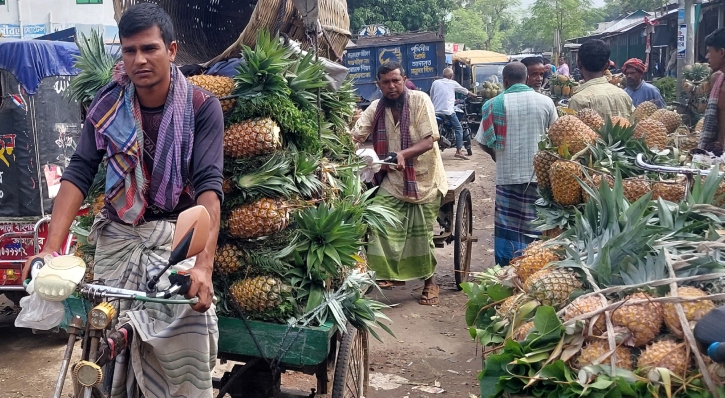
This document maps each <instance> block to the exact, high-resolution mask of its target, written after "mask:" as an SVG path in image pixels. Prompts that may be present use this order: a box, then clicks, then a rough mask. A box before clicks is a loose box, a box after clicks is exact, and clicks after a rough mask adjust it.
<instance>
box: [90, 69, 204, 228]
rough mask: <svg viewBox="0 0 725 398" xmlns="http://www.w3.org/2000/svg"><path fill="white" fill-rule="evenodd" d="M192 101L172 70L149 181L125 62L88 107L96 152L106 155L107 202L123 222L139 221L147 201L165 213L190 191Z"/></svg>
mask: <svg viewBox="0 0 725 398" xmlns="http://www.w3.org/2000/svg"><path fill="white" fill-rule="evenodd" d="M192 98H193V87H192V85H191V84H189V83H188V82H187V80H186V78H185V77H184V76H183V75H182V74H181V72H180V71H179V68H178V67H176V66H175V65H172V67H171V87H170V89H169V94H168V96H167V97H166V103H165V104H164V111H163V115H162V119H161V125H160V127H159V132H158V138H157V141H156V153H155V155H154V160H153V165H152V166H153V169H152V171H151V175H150V181H148V180H147V177H146V175H145V174H144V167H143V148H144V144H143V141H144V134H143V128H142V125H141V120H142V119H141V106H140V104H139V102H138V99H137V98H136V88H135V87H134V85H133V83H132V82H131V79H130V78H129V77H128V75H127V74H126V69H125V67H124V65H123V62H119V63H118V64H117V65H116V67H115V69H114V72H113V81H112V82H111V83H109V84H108V85H107V86H106V87H104V88H103V89H101V90H100V91H99V92H98V94H97V95H96V98H95V99H94V102H93V104H91V107H90V109H89V111H88V120H89V121H90V122H91V123H93V126H94V127H95V130H96V135H95V138H96V148H98V150H99V151H106V157H107V162H108V165H107V168H106V169H107V172H106V189H105V193H106V200H107V201H108V203H110V204H111V206H113V208H114V209H115V210H116V212H117V213H118V217H119V218H120V219H121V220H123V221H124V222H126V223H129V224H134V225H135V224H137V223H138V222H139V221H140V220H141V218H142V217H143V215H144V212H145V210H146V207H147V206H148V203H147V198H148V199H149V200H150V201H151V203H152V204H153V205H155V206H157V207H159V208H160V209H162V210H164V211H167V212H171V211H173V210H174V208H175V207H176V205H177V204H178V203H179V197H180V195H181V193H182V191H183V190H184V189H185V187H187V186H188V181H189V164H190V162H191V148H192V147H193V145H194V134H193V129H194V110H193V104H192ZM147 170H148V169H147Z"/></svg>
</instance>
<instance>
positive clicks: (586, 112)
mask: <svg viewBox="0 0 725 398" xmlns="http://www.w3.org/2000/svg"><path fill="white" fill-rule="evenodd" d="M576 116H577V117H578V118H579V120H581V121H582V122H584V124H586V125H587V126H589V128H591V129H592V130H594V131H599V129H601V128H602V126H604V119H602V117H601V116H599V114H598V113H597V111H595V110H594V109H589V108H587V109H582V110H580V111H579V112H578V113H577V114H576Z"/></svg>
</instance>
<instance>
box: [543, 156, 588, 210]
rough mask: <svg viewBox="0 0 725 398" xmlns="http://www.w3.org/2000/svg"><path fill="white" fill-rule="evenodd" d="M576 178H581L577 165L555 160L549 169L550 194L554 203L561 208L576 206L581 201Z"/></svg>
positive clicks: (579, 187)
mask: <svg viewBox="0 0 725 398" xmlns="http://www.w3.org/2000/svg"><path fill="white" fill-rule="evenodd" d="M576 177H579V178H583V174H582V168H581V165H580V164H579V163H576V162H571V161H568V160H557V161H556V162H554V164H552V165H551V168H550V169H549V181H551V193H552V194H553V195H554V200H555V201H556V203H558V204H560V205H562V206H571V205H577V204H579V203H581V201H582V187H581V185H579V181H577V179H576Z"/></svg>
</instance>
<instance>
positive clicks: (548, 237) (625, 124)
mask: <svg viewBox="0 0 725 398" xmlns="http://www.w3.org/2000/svg"><path fill="white" fill-rule="evenodd" d="M560 114H561V115H562V116H561V117H560V118H559V120H558V121H557V122H556V123H555V124H553V125H552V126H551V128H550V129H549V131H548V134H547V136H546V137H543V139H542V142H541V143H540V151H539V152H538V153H537V154H536V156H535V158H534V168H535V174H536V177H537V181H538V189H539V191H540V195H541V199H540V200H539V201H538V202H537V204H536V206H537V214H538V218H537V220H536V221H535V223H536V224H537V225H538V228H539V229H540V230H541V231H542V232H543V234H544V236H543V237H542V240H539V241H536V242H534V243H533V244H531V245H530V246H529V247H527V248H526V249H525V250H523V252H522V253H520V255H519V257H518V258H515V259H514V260H512V262H511V265H510V266H508V267H504V268H502V267H498V266H497V267H494V268H492V269H489V270H487V271H486V272H485V273H482V274H479V275H477V277H478V279H479V281H478V282H473V283H467V284H464V291H465V292H466V293H467V294H468V296H469V302H468V306H467V312H466V321H467V324H468V325H469V327H470V330H471V334H472V336H474V338H475V339H476V340H477V341H478V342H480V343H481V344H482V345H483V346H484V359H483V361H484V363H483V371H482V372H481V374H480V375H479V380H480V386H481V396H482V397H498V396H531V395H534V396H562V397H570V396H571V397H574V396H587V397H614V396H617V397H652V396H655V397H656V396H668V397H719V396H725V395H724V394H725V390H724V389H723V381H725V369H724V368H722V367H721V366H719V365H717V364H713V363H711V362H709V360H707V359H706V357H704V356H703V355H701V354H700V352H699V350H698V347H697V345H696V342H695V341H694V338H693V335H692V327H694V324H695V323H696V322H697V320H699V319H700V318H701V317H702V316H703V315H705V314H706V313H707V312H709V311H710V310H711V309H713V308H715V306H716V305H720V304H721V303H722V302H723V299H725V295H724V294H723V293H724V292H725V258H724V257H723V256H722V254H721V253H720V250H719V249H716V248H719V247H720V245H722V242H723V241H725V234H724V233H723V230H725V228H723V227H725V210H723V208H721V207H720V206H722V205H723V204H725V184H723V182H722V177H721V176H719V174H718V173H717V171H719V169H718V167H717V166H715V168H714V169H713V170H714V172H711V173H709V174H708V175H707V177H705V176H704V174H707V173H706V172H703V173H700V172H699V171H698V167H699V168H704V169H709V166H702V165H698V164H696V163H695V162H693V157H692V156H690V155H689V154H688V151H689V150H690V149H691V147H690V148H687V149H685V148H681V147H682V146H683V145H679V146H680V148H678V145H677V144H678V143H679V144H682V142H683V141H685V142H686V141H688V140H694V139H695V138H694V137H693V136H692V135H690V134H689V133H685V134H682V135H685V137H684V138H685V139H679V140H678V139H677V136H678V135H679V134H681V132H682V131H683V130H685V128H684V127H682V126H680V124H681V119H680V115H679V114H677V113H675V112H673V111H669V110H658V109H657V108H656V107H655V106H654V104H651V103H644V104H642V105H640V106H639V107H638V108H637V110H636V112H635V114H634V115H633V118H632V120H628V119H624V118H619V117H614V118H612V119H611V120H604V119H602V117H601V116H600V115H599V114H598V113H597V112H595V111H593V110H588V109H585V110H582V111H580V112H578V113H577V114H573V112H571V111H570V110H568V109H560ZM678 129H680V132H678ZM678 141H679V142H678ZM683 166H685V167H683ZM673 171H681V172H683V173H675V172H673ZM701 174H702V175H701Z"/></svg>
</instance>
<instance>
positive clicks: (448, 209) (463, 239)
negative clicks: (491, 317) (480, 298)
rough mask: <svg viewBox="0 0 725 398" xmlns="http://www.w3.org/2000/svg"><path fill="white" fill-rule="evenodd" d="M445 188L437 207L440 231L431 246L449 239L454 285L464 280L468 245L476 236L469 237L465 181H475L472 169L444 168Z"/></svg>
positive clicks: (470, 222) (468, 195) (468, 261)
mask: <svg viewBox="0 0 725 398" xmlns="http://www.w3.org/2000/svg"><path fill="white" fill-rule="evenodd" d="M446 179H447V181H448V192H447V193H446V196H444V197H443V200H442V201H441V207H440V210H438V224H439V225H440V227H441V229H442V230H441V232H440V233H439V234H438V235H435V236H434V237H433V242H434V244H435V247H444V246H445V245H446V244H450V243H451V242H453V244H454V246H453V268H454V269H455V279H456V287H457V288H458V290H461V283H462V282H465V281H467V280H468V275H469V273H470V271H471V246H472V245H473V242H477V241H478V238H475V237H473V205H472V203H471V192H470V191H469V190H468V188H466V184H468V183H469V182H472V181H475V179H476V173H475V171H473V170H465V171H447V172H446Z"/></svg>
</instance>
